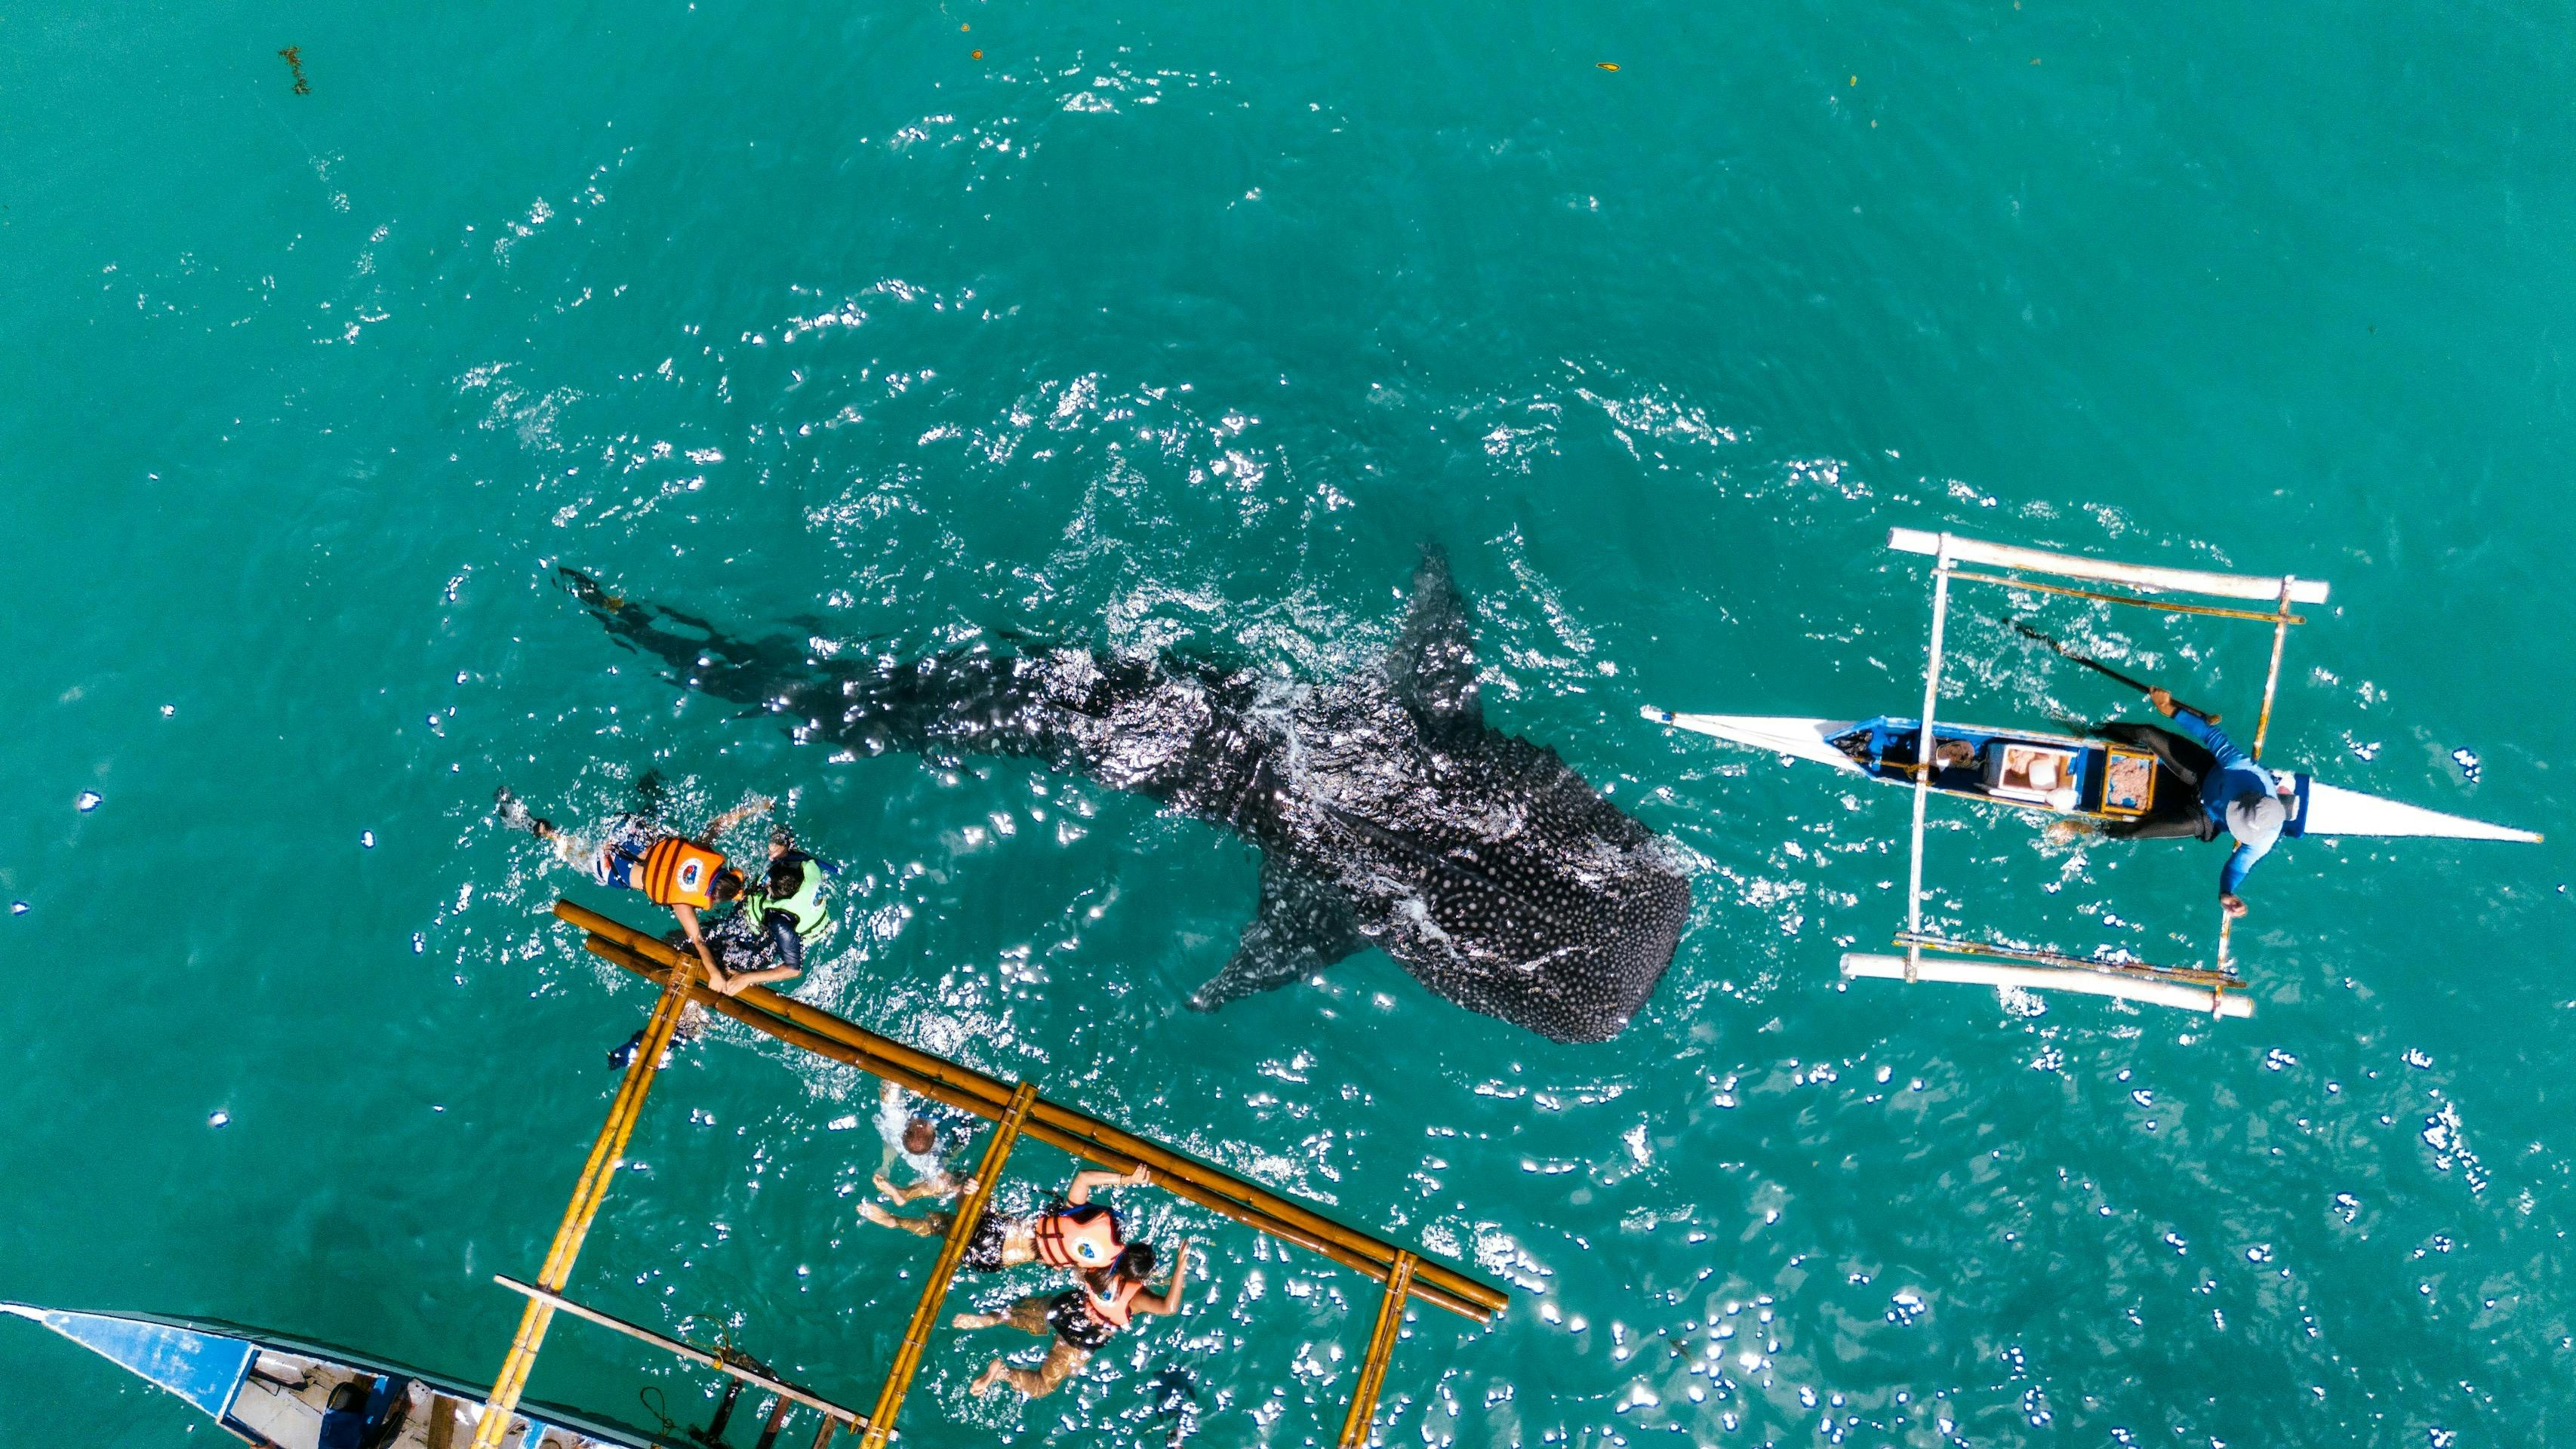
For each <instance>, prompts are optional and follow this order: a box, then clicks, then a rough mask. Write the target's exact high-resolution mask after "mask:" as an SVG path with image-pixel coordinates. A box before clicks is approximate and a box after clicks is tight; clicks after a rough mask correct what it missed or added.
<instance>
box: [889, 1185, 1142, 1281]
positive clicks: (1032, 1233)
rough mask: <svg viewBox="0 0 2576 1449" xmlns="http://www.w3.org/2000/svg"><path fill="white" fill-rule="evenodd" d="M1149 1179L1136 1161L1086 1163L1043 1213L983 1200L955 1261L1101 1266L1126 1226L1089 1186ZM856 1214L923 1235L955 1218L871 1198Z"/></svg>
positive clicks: (937, 1232)
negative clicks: (911, 1213) (1113, 1166)
mask: <svg viewBox="0 0 2576 1449" xmlns="http://www.w3.org/2000/svg"><path fill="white" fill-rule="evenodd" d="M1153 1180H1154V1178H1153V1174H1152V1173H1151V1172H1149V1171H1148V1170H1147V1169H1146V1167H1145V1164H1143V1163H1141V1162H1140V1163H1138V1164H1136V1170H1135V1171H1134V1172H1128V1173H1117V1172H1107V1171H1103V1170H1102V1169H1100V1168H1097V1167H1092V1168H1085V1169H1083V1170H1082V1171H1080V1172H1077V1173H1075V1174H1074V1175H1073V1182H1072V1183H1071V1184H1070V1185H1068V1186H1067V1187H1066V1188H1065V1190H1064V1202H1063V1204H1062V1205H1060V1206H1058V1207H1054V1208H1050V1209H1048V1210H1047V1211H1045V1212H1041V1213H1032V1214H1030V1215H1028V1216H1027V1217H1018V1218H1011V1217H1002V1216H999V1215H997V1214H996V1213H994V1211H993V1209H992V1208H991V1206H989V1205H987V1206H986V1207H985V1209H984V1215H983V1216H982V1217H979V1218H977V1219H976V1220H975V1227H974V1229H973V1231H971V1232H969V1233H968V1234H967V1237H966V1254H965V1256H964V1257H962V1258H960V1259H958V1260H957V1266H958V1267H960V1268H962V1269H965V1270H966V1271H968V1272H973V1273H995V1272H999V1271H1001V1270H1002V1269H1004V1268H1012V1267H1017V1266H1018V1265H1020V1264H1022V1263H1044V1264H1046V1265H1047V1266H1048V1267H1050V1268H1070V1269H1073V1270H1074V1271H1076V1272H1083V1271H1088V1270H1090V1269H1094V1268H1106V1267H1108V1266H1109V1265H1110V1264H1112V1263H1114V1262H1116V1261H1118V1250H1119V1249H1121V1248H1123V1247H1125V1246H1127V1229H1126V1225H1125V1224H1124V1223H1122V1222H1120V1221H1119V1218H1118V1212H1117V1210H1116V1209H1115V1208H1111V1207H1107V1206H1105V1205H1103V1204H1100V1203H1096V1202H1093V1201H1092V1200H1091V1190H1092V1189H1093V1188H1096V1187H1142V1186H1144V1185H1145V1184H1147V1183H1149V1182H1152V1181H1153ZM974 1185H975V1180H974V1179H973V1178H971V1177H970V1178H965V1179H963V1180H960V1181H958V1182H957V1184H956V1187H955V1189H954V1191H955V1192H959V1193H963V1192H966V1191H969V1190H970V1189H972V1188H973V1187H974ZM859 1216H860V1217H863V1218H866V1219H867V1220H868V1221H869V1222H872V1223H875V1224H876V1225H877V1226H879V1227H885V1228H896V1229H900V1230H901V1231H903V1232H907V1233H913V1234H916V1235H918V1236H920V1237H925V1238H944V1237H946V1236H948V1228H949V1225H950V1224H952V1223H954V1222H956V1221H957V1215H956V1214H955V1213H946V1212H927V1213H923V1214H922V1215H921V1216H919V1217H917V1218H899V1217H896V1216H895V1215H894V1214H893V1213H890V1212H887V1211H886V1210H885V1209H884V1208H882V1207H879V1206H877V1205H876V1204H875V1203H873V1202H863V1203H860V1204H859Z"/></svg>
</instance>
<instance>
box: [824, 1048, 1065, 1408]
mask: <svg viewBox="0 0 2576 1449" xmlns="http://www.w3.org/2000/svg"><path fill="white" fill-rule="evenodd" d="M1037 1099H1038V1089H1037V1088H1035V1087H1032V1086H1030V1085H1029V1084H1028V1083H1026V1082H1022V1083H1020V1084H1019V1085H1018V1086H1017V1087H1015V1088H1013V1089H1012V1090H1011V1104H1010V1106H1008V1107H1006V1108H1004V1109H1003V1110H1002V1123H1001V1125H1000V1126H999V1127H996V1128H995V1129H993V1140H992V1141H990V1142H987V1143H985V1144H984V1158H983V1161H982V1163H981V1164H980V1165H979V1166H977V1168H976V1169H975V1181H974V1185H973V1186H971V1187H969V1188H967V1189H966V1197H965V1200H964V1201H962V1202H960V1203H958V1204H957V1216H956V1217H955V1218H953V1219H951V1220H950V1221H949V1224H948V1238H947V1241H945V1242H943V1243H941V1244H940V1245H939V1261H938V1262H937V1263H936V1264H934V1265H933V1266H932V1267H931V1270H930V1281H929V1282H927V1283H924V1284H923V1285H921V1302H920V1304H919V1305H917V1306H916V1307H915V1308H914V1309H913V1310H912V1323H911V1325H910V1326H909V1327H907V1328H905V1329H904V1331H903V1346H902V1347H900V1348H898V1349H896V1350H895V1354H894V1367H892V1368H890V1369H888V1370H886V1381H885V1388H884V1390H883V1391H882V1392H880V1393H879V1394H878V1395H877V1407H876V1412H875V1413H872V1414H870V1415H869V1416H868V1428H867V1433H866V1435H865V1436H864V1437H862V1438H861V1439H860V1440H859V1449H885V1442H886V1440H887V1438H888V1437H890V1436H891V1435H892V1434H893V1433H894V1416H895V1415H896V1414H897V1413H898V1412H900V1411H901V1410H902V1408H903V1395H904V1390H906V1389H908V1388H910V1387H911V1386H912V1376H913V1373H914V1372H915V1371H916V1370H918V1369H919V1368H920V1367H921V1354H922V1350H924V1349H926V1348H928V1347H929V1346H930V1330H931V1329H932V1328H933V1327H934V1326H935V1325H936V1324H937V1323H938V1322H939V1305H940V1302H941V1300H943V1299H945V1298H946V1297H947V1296H948V1283H949V1280H950V1279H952V1278H955V1277H956V1276H957V1265H958V1264H959V1263H960V1262H962V1261H963V1260H964V1259H965V1257H966V1243H967V1240H968V1239H970V1238H972V1237H974V1236H975V1229H977V1228H978V1227H981V1226H982V1225H983V1222H984V1208H985V1205H986V1204H988V1203H990V1202H991V1201H992V1200H993V1185H994V1184H995V1183H997V1182H999V1181H1001V1177H1002V1164H1003V1163H1004V1162H1005V1161H1007V1160H1008V1159H1009V1158H1010V1155H1011V1148H1012V1147H1013V1146H1015V1145H1017V1143H1018V1142H1019V1139H1020V1128H1021V1126H1022V1124H1024V1123H1026V1122H1027V1121H1028V1117H1029V1108H1030V1106H1031V1105H1033V1104H1034V1103H1035V1102H1036V1101H1037Z"/></svg>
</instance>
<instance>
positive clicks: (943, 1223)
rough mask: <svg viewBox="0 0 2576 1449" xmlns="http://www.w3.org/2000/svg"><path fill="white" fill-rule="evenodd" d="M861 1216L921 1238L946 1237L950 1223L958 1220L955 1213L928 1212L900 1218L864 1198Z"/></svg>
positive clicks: (860, 1206) (860, 1207) (884, 1226)
mask: <svg viewBox="0 0 2576 1449" xmlns="http://www.w3.org/2000/svg"><path fill="white" fill-rule="evenodd" d="M859 1216H860V1217H863V1218H866V1219H867V1220H868V1221H869V1222H872V1223H874V1224H876V1225H877V1226H878V1227H881V1228H894V1229H897V1230H899V1231H902V1232H907V1233H910V1234H912V1235H913V1236H915V1237H920V1238H944V1237H946V1236H948V1225H949V1224H950V1223H953V1222H955V1221H956V1220H957V1215H956V1214H955V1213H943V1212H926V1213H923V1214H922V1215H921V1216H919V1217H917V1218H899V1217H896V1216H895V1215H894V1214H892V1213H890V1212H887V1211H886V1210H885V1209H884V1208H881V1207H879V1206H877V1205H876V1204H875V1203H872V1202H868V1201H865V1200H862V1201H861V1202H860V1203H859Z"/></svg>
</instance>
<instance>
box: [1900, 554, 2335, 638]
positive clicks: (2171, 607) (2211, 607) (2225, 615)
mask: <svg viewBox="0 0 2576 1449" xmlns="http://www.w3.org/2000/svg"><path fill="white" fill-rule="evenodd" d="M1941 572H1943V573H1946V574H1948V575H1949V576H1950V577H1952V578H1954V579H1965V580H1967V581H1968V582H1969V583H1972V584H2001V585H2003V586H2004V587H2005V588H2008V589H2030V590H2034V591H2036V592H2038V593H2043V594H2064V595H2066V596H2067V597H2069V598H2075V599H2092V600H2095V601H2097V602H2100V603H2105V604H2134V605H2136V606H2137V607H2138V608H2141V609H2153V610H2155V611H2156V612H2157V613H2159V614H2206V615H2208V616H2209V617H2210V618H2213V619H2251V620H2253V621H2254V622H2256V623H2258V624H2277V625H2279V626H2280V627H2281V628H2283V629H2287V628H2289V627H2290V626H2291V625H2292V624H2304V623H2306V622H2308V621H2307V620H2306V619H2305V618H2304V617H2302V616H2300V615H2297V614H2293V613H2291V612H2290V601H2289V600H2288V599H2287V598H2284V599H2282V600H2281V607H2280V608H2279V609H2278V610H2276V611H2274V612H2271V613H2262V612H2258V611H2256V610H2253V609H2222V608H2220V607H2218V606H2217V605H2215V604H2177V603H2175V602H2173V601H2172V600H2171V599H2157V598H2150V597H2147V596H2145V595H2142V594H2106V593H2104V592H2102V591H2101V590H2099V589H2076V588H2069V587H2067V586H2066V585H2064V584H2043V583H2040V582H2038V581H2036V580H2033V579H2015V578H2005V577H2003V576H2001V575H1998V574H1971V573H1962V572H1960V571H1959V570H1957V569H1950V568H1945V569H1943V570H1941Z"/></svg>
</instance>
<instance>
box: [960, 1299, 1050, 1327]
mask: <svg viewBox="0 0 2576 1449" xmlns="http://www.w3.org/2000/svg"><path fill="white" fill-rule="evenodd" d="M1005 1323H1007V1324H1009V1325H1010V1326H1012V1327H1013V1328H1016V1329H1018V1330H1019V1331H1020V1332H1022V1333H1033V1334H1037V1335H1039V1336H1041V1337H1043V1336H1045V1335H1046V1334H1049V1333H1052V1332H1054V1331H1055V1330H1054V1328H1053V1326H1052V1325H1050V1324H1049V1323H1048V1322H1047V1300H1046V1299H1045V1298H1044V1297H1031V1298H1021V1299H1016V1300H1014V1301H1013V1302H1012V1304H1011V1306H1010V1307H1008V1308H1005V1309H1003V1310H1002V1311H1001V1312H999V1313H960V1314H958V1315H957V1316H956V1317H955V1318H953V1319H951V1320H949V1326H951V1327H953V1328H995V1327H999V1326H1000V1325H1002V1324H1005Z"/></svg>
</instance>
